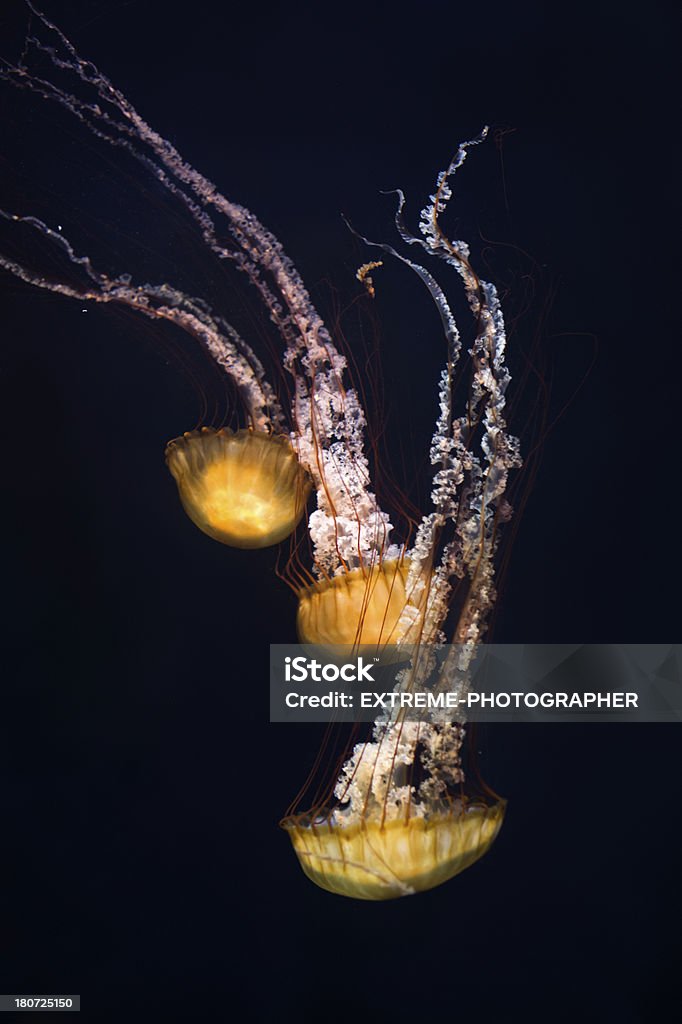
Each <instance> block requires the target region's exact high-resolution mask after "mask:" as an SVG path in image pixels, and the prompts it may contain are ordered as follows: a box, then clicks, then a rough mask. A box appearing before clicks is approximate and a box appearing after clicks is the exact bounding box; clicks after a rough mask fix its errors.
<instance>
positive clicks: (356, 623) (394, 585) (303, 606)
mask: <svg viewBox="0 0 682 1024" xmlns="http://www.w3.org/2000/svg"><path fill="white" fill-rule="evenodd" d="M409 569H410V563H409V561H408V560H403V561H386V562H382V563H381V565H378V566H375V567H374V568H372V569H365V568H360V569H353V570H352V571H351V572H347V573H344V574H343V575H341V576H334V577H333V578H332V579H330V580H323V581H322V582H320V583H314V584H313V585H312V586H310V587H305V588H304V589H303V590H301V591H300V592H299V600H298V614H297V617H296V628H297V630H298V638H299V640H300V641H301V643H303V644H329V645H333V646H346V645H347V646H355V645H361V644H363V645H364V644H366V645H368V646H373V647H374V646H378V645H384V644H397V643H398V641H405V642H408V643H418V642H419V640H420V632H421V618H422V616H421V614H420V613H421V610H422V606H423V603H424V593H425V591H424V590H422V593H421V596H420V597H419V598H418V599H417V601H416V603H415V601H413V600H412V596H413V595H411V594H408V593H407V590H406V583H407V575H408V572H409ZM407 605H410V606H411V607H412V608H413V609H414V614H413V615H412V616H411V619H412V623H411V625H410V626H409V628H408V629H407V631H406V630H405V629H404V628H403V627H402V626H399V625H398V620H399V619H400V616H401V615H402V613H403V611H404V609H405V607H406V606H407Z"/></svg>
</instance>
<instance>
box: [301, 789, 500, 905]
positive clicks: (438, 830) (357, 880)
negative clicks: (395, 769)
mask: <svg viewBox="0 0 682 1024" xmlns="http://www.w3.org/2000/svg"><path fill="white" fill-rule="evenodd" d="M504 810H505V801H504V800H500V801H499V802H498V803H495V804H493V805H491V806H488V805H486V804H471V805H469V806H468V807H465V808H463V809H462V810H460V811H458V812H454V811H453V812H450V813H442V814H435V815H430V816H429V817H426V818H421V817H410V818H408V819H407V820H405V819H398V820H393V821H386V822H384V823H383V824H381V823H380V822H377V821H373V820H367V821H362V822H360V823H358V824H354V825H351V826H348V827H346V826H344V825H342V824H341V825H336V824H330V822H329V821H324V822H323V823H321V824H301V823H298V822H297V820H296V819H294V818H289V819H286V820H285V821H284V822H283V823H282V827H283V828H284V829H285V830H286V831H287V832H288V833H289V838H290V839H291V842H292V843H293V846H294V850H295V851H296V855H297V856H298V859H299V861H300V864H301V867H302V868H303V870H304V872H305V874H306V875H307V876H308V878H309V879H310V880H311V881H312V882H314V883H315V884H316V885H319V886H320V888H322V889H326V890H327V891H328V892H333V893H336V894H337V895H339V896H349V897H351V898H352V899H356V900H390V899H395V898H396V897H398V896H411V895H413V894H414V893H417V892H424V891H425V890H426V889H433V888H435V886H437V885H441V884H442V883H443V882H447V881H448V879H450V878H453V877H454V876H455V875H458V874H459V873H460V871H464V869H465V868H468V867H469V865H471V864H473V863H474V861H477V860H478V859H479V857H482V856H483V854H484V853H486V851H487V850H488V849H489V848H490V846H491V844H492V842H493V840H494V839H495V836H496V835H497V833H498V832H499V830H500V827H501V825H502V819H503V818H504Z"/></svg>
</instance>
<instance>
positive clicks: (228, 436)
mask: <svg viewBox="0 0 682 1024" xmlns="http://www.w3.org/2000/svg"><path fill="white" fill-rule="evenodd" d="M166 462H167V464H168V468H169V469H170V471H171V473H172V474H173V476H174V477H175V481H176V483H177V485H178V491H179V492H180V500H181V502H182V505H183V508H184V509H185V512H186V513H187V515H188V516H189V517H190V519H191V520H192V522H193V523H195V524H196V525H197V526H198V527H199V529H200V530H203V532H204V533H207V534H208V536H209V537H213V538H214V540H219V541H220V542H221V543H222V544H229V545H231V546H232V547H237V548H266V547H269V546H270V545H271V544H279V542H280V541H282V540H284V539H285V537H288V536H289V534H290V533H292V532H293V530H294V529H295V528H296V525H297V523H298V522H299V520H300V518H301V516H302V515H303V510H304V508H305V503H306V500H307V498H308V494H309V493H310V481H309V478H308V475H307V473H306V472H305V470H304V469H303V468H302V467H301V466H300V464H299V462H298V460H297V458H296V455H295V453H294V451H293V449H292V447H291V444H290V443H289V440H288V439H287V438H286V437H282V436H279V435H274V434H259V433H255V432H254V431H252V430H238V431H237V432H236V433H233V432H232V431H231V430H229V429H227V428H223V429H221V430H213V429H209V428H208V427H203V428H202V430H201V431H196V430H193V431H191V433H187V434H183V436H182V437H178V438H176V439H175V440H174V441H170V442H169V444H168V446H167V447H166Z"/></svg>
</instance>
